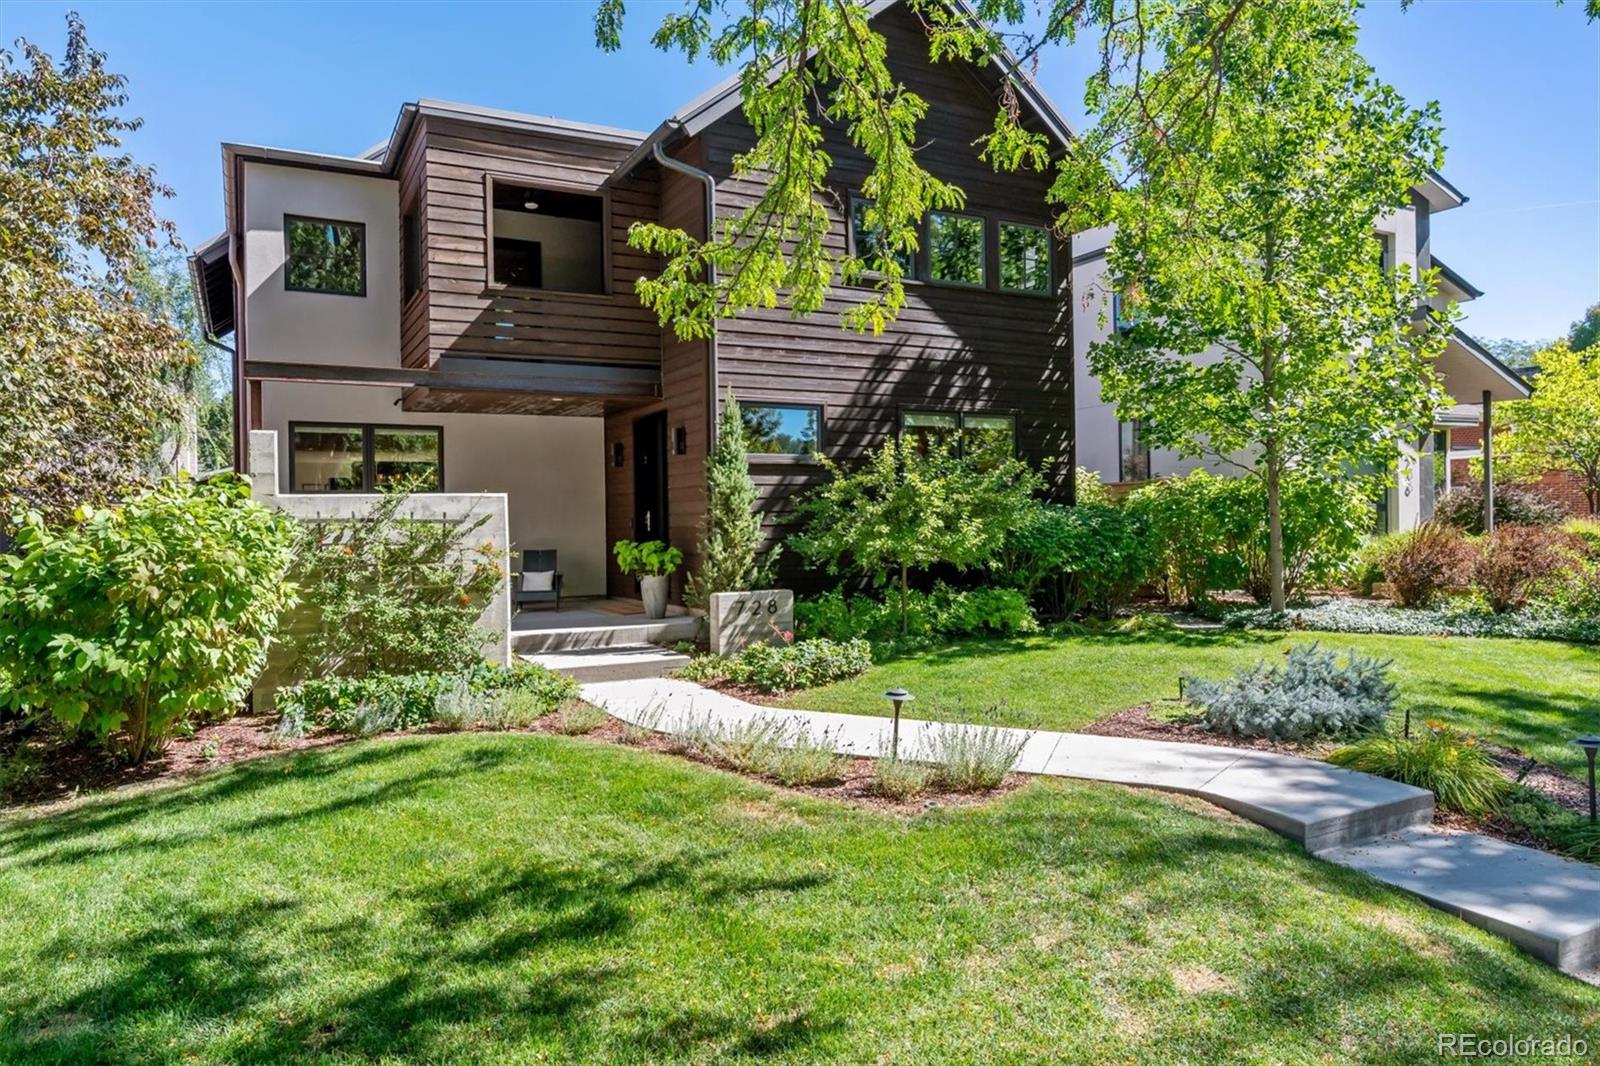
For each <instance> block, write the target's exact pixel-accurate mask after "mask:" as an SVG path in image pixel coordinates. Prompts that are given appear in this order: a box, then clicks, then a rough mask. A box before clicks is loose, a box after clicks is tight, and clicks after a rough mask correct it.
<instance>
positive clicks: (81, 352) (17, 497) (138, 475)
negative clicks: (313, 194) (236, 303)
mask: <svg viewBox="0 0 1600 1066" xmlns="http://www.w3.org/2000/svg"><path fill="white" fill-rule="evenodd" d="M19 47H20V50H21V58H20V60H19V59H18V57H16V56H14V55H13V54H12V53H11V52H9V51H6V50H3V49H0V469H3V470H4V471H5V472H6V473H5V477H4V478H0V524H3V523H5V522H6V521H8V520H9V519H10V517H11V516H12V515H14V514H15V513H18V512H19V511H20V510H21V509H23V508H27V509H33V510H36V511H39V512H41V513H43V514H45V515H46V516H47V517H49V518H52V519H56V520H59V519H63V518H65V517H66V516H68V515H70V514H71V513H72V511H73V509H74V508H75V507H76V506H78V505H79V504H83V503H91V504H92V503H102V502H105V501H108V500H115V499H118V498H120V497H121V496H122V495H123V493H124V491H125V490H126V488H127V487H128V486H129V485H130V484H133V483H136V482H139V481H141V480H143V479H145V478H146V477H147V476H148V475H149V474H150V473H151V472H152V471H153V468H154V467H155V466H156V465H157V462H158V459H159V453H160V447H161V444H162V442H163V441H164V440H166V439H168V438H169V437H170V435H171V432H172V427H173V426H174V425H175V424H176V423H177V421H178V419H179V418H180V416H181V414H182V409H183V404H182V380H183V378H184V376H185V375H187V374H188V373H189V371H190V368H191V367H192V365H193V361H194V353H193V352H191V351H189V350H188V349H187V348H186V347H185V346H184V345H183V344H182V343H181V338H180V337H179V335H178V331H177V330H176V329H175V328H174V327H173V325H172V324H171V323H170V322H168V321H165V320H164V319H162V318H160V317H157V316H153V315H151V314H150V313H149V312H148V311H147V310H146V309H145V308H144V307H141V306H140V302H139V300H138V298H137V296H136V295H135V293H134V291H133V288H132V285H131V283H130V282H131V277H132V275H133V273H134V272H135V271H136V270H137V269H138V267H139V264H140V262H141V260H140V253H141V251H143V250H145V249H149V248H154V247H156V246H157V244H158V242H159V241H160V240H169V239H170V238H171V234H172V227H171V225H170V223H167V222H164V221H162V220H161V219H160V218H158V217H157V216H156V214H155V210H154V208H153V206H152V202H153V200H154V198H155V197H156V196H158V195H163V196H164V195H170V191H169V190H167V189H166V188H164V187H163V186H161V185H160V184H158V183H157V181H156V179H155V174H154V172H153V171H152V170H151V169H150V168H149V167H145V166H141V165H139V164H138V163H136V162H135V161H134V160H133V157H132V156H131V155H129V154H127V153H125V152H119V151H118V149H119V148H120V146H121V144H122V138H123V136H124V135H125V134H126V133H128V132H130V131H132V130H135V129H138V127H139V125H140V123H139V120H137V119H131V118H125V117H122V116H121V115H120V113H119V112H120V110H121V108H122V107H123V106H124V104H125V103H126V102H127V95H126V93H124V92H123V84H124V79H123V78H122V77H121V76H120V75H116V74H112V73H110V72H108V71H107V70H106V69H105V56H104V55H102V54H101V53H99V52H96V51H94V50H93V49H92V48H90V47H89V43H88V39H87V37H86V35H85V33H84V27H83V23H82V22H81V21H80V20H79V19H78V18H77V16H75V15H72V16H69V17H68V19H67V47H66V54H65V58H64V60H63V62H62V63H61V64H60V65H59V66H58V65H56V63H55V61H54V60H52V59H51V57H50V56H49V55H47V54H46V53H45V52H44V51H43V50H42V49H40V48H38V47H37V46H35V45H33V44H30V43H28V42H27V41H22V42H19Z"/></svg>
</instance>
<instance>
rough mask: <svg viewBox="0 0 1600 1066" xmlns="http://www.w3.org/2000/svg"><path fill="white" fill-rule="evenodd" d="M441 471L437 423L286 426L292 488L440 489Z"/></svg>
mask: <svg viewBox="0 0 1600 1066" xmlns="http://www.w3.org/2000/svg"><path fill="white" fill-rule="evenodd" d="M443 472H444V431H443V430H441V429H439V428H438V427H437V426H361V425H328V424H307V423H291V424H290V426H289V483H290V486H291V490H292V491H294V492H386V491H407V492H439V491H441V490H442V489H443V487H444V473H443Z"/></svg>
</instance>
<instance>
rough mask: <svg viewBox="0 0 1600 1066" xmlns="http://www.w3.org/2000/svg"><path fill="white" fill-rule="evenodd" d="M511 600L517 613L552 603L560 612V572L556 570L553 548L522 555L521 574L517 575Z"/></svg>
mask: <svg viewBox="0 0 1600 1066" xmlns="http://www.w3.org/2000/svg"><path fill="white" fill-rule="evenodd" d="M513 599H514V601H515V603H516V606H517V610H519V611H522V610H527V609H528V608H531V607H533V606H534V605H535V604H540V603H553V604H555V609H556V610H558V611H559V610H561V572H560V571H559V570H557V569H556V552H555V549H554V548H545V549H542V550H534V549H529V550H527V551H525V552H523V553H522V573H521V574H519V575H517V584H516V591H515V595H514V597H513Z"/></svg>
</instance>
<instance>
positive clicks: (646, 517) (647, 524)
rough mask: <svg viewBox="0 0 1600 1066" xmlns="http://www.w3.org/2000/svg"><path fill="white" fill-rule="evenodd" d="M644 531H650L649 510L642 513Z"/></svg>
mask: <svg viewBox="0 0 1600 1066" xmlns="http://www.w3.org/2000/svg"><path fill="white" fill-rule="evenodd" d="M644 531H645V532H646V533H649V532H651V529H650V512H649V511H646V512H645V513H644Z"/></svg>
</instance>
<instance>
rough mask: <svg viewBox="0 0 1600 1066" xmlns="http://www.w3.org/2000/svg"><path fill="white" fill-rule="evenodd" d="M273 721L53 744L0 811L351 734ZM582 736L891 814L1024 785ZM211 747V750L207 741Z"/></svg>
mask: <svg viewBox="0 0 1600 1066" xmlns="http://www.w3.org/2000/svg"><path fill="white" fill-rule="evenodd" d="M276 724H277V718H276V716H273V715H240V716H239V717H237V718H234V719H232V720H230V721H227V722H218V723H216V724H214V725H208V726H204V727H202V728H200V729H197V730H196V731H195V734H194V736H192V737H180V738H175V739H174V740H172V741H171V742H170V743H168V744H167V746H166V748H165V749H163V750H162V751H161V752H160V753H159V754H158V755H155V756H153V757H152V758H150V759H149V760H148V761H147V762H145V763H143V764H141V765H137V766H130V765H127V764H123V763H119V762H116V761H114V760H113V759H111V758H110V757H109V756H108V755H107V754H106V753H105V752H103V751H98V750H95V749H91V748H86V747H83V746H80V745H61V746H58V747H56V748H54V749H51V750H50V751H49V752H47V753H46V756H45V759H44V762H43V765H42V766H41V767H40V770H39V772H38V773H36V774H34V775H32V776H30V777H29V778H28V779H27V781H26V783H25V784H23V785H21V786H19V787H17V788H14V789H13V790H12V791H11V792H9V793H7V794H6V796H5V805H0V811H4V812H6V813H19V812H20V811H22V810H24V809H26V808H36V807H44V806H48V805H51V804H55V803H59V802H62V801H66V800H73V799H77V798H79V797H82V796H85V795H89V794H92V793H98V792H106V791H111V790H116V789H122V788H129V787H133V786H139V787H147V786H150V785H156V784H164V783H168V782H173V781H178V780H181V779H184V778H189V777H195V776H198V775H200V774H203V773H207V772H209V771H212V770H215V769H217V768H218V767H221V766H226V765H228V764H230V763H237V762H244V761H247V760H249V759H255V758H260V757H262V756H265V755H276V754H279V753H281V752H289V751H303V750H306V749H308V748H324V747H330V746H332V745H335V744H342V743H347V742H349V741H353V740H356V739H358V738H356V737H354V736H350V735H348V734H344V733H331V732H319V733H313V734H309V735H307V736H305V737H301V738H299V739H297V740H287V741H276V740H275V739H274V738H273V728H274V726H275V725H276ZM561 731H562V730H561V718H560V715H558V714H547V715H545V716H544V717H542V718H540V719H539V720H538V721H536V722H535V723H534V724H533V725H531V726H529V727H528V728H526V729H521V730H508V731H507V732H521V733H560V732H561ZM442 732H447V730H444V729H442V728H440V727H437V726H430V727H424V728H421V729H415V730H407V731H404V732H394V733H382V734H378V736H382V737H402V736H414V735H418V734H435V733H442ZM578 735H579V736H581V737H585V738H587V739H589V740H593V741H599V742H602V743H608V744H618V745H626V746H627V747H631V748H638V749H639V750H641V751H652V752H658V753H661V754H666V755H672V756H674V757H677V758H682V759H687V760H689V761H690V762H696V763H700V764H701V765H703V766H709V767H712V768H714V769H717V770H720V771H723V772H725V773H733V774H737V775H738V776H740V777H746V778H751V779H754V780H759V781H762V782H763V783H765V784H767V785H770V786H771V787H773V788H776V789H778V790H779V791H782V792H789V793H793V794H796V795H805V796H812V797H815V798H818V799H830V800H836V801H839V802H842V803H848V804H850V805H852V806H856V807H865V808H869V809H871V810H875V811H880V812H884V813H889V814H897V815H902V816H905V815H914V814H919V813H921V812H923V811H927V810H933V809H937V808H940V807H964V806H971V805H973V804H978V803H985V802H988V801H990V800H992V799H995V798H996V797H998V796H1002V795H1005V794H1006V793H1008V792H1011V791H1014V790H1015V789H1017V788H1019V787H1021V786H1022V785H1023V784H1025V783H1026V782H1027V777H1026V776H1024V775H1022V774H1011V775H1009V776H1008V777H1007V778H1006V780H1005V781H1004V782H1003V783H1002V784H1001V785H1000V787H999V788H996V789H992V790H989V791H987V792H953V791H950V790H948V789H943V788H939V787H938V786H936V785H933V784H930V785H929V786H928V787H927V788H926V789H924V790H923V791H922V792H920V793H918V794H917V795H916V796H914V797H912V798H910V799H907V800H894V799H889V798H887V797H884V796H880V795H877V794H876V793H875V792H874V791H873V762H874V760H872V759H866V758H852V759H850V760H849V761H848V762H847V763H846V764H845V770H844V774H843V776H842V777H841V779H840V780H838V781H835V782H832V783H830V784H825V785H785V784H783V783H781V782H779V781H776V780H773V779H771V778H768V777H765V776H763V775H758V774H746V773H742V772H740V771H737V770H735V769H733V768H732V767H729V766H727V765H726V764H724V763H722V762H720V761H719V760H716V759H712V758H709V757H707V756H704V755H702V754H700V753H699V752H696V751H693V750H685V749H684V747H683V746H682V744H681V742H679V741H676V740H675V739H674V738H672V737H669V736H667V735H666V734H664V733H650V734H648V735H645V736H642V737H638V736H634V735H631V733H630V731H629V730H626V729H625V728H624V726H623V724H622V722H621V721H619V720H618V719H616V718H611V717H609V716H608V717H607V718H606V720H605V721H604V722H603V723H602V724H601V725H600V726H599V727H598V728H596V729H593V730H590V731H589V732H587V733H583V734H578ZM212 744H214V745H215V748H214V749H213V748H211V747H210V745H212Z"/></svg>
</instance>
